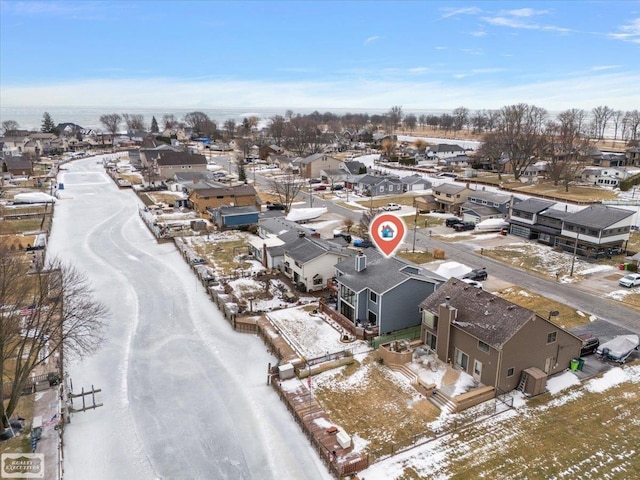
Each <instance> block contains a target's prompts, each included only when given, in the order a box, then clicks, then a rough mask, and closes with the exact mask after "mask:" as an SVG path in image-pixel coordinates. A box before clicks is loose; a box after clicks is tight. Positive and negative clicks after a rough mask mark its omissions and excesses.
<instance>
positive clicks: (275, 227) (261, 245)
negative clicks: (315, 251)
mask: <svg viewBox="0 0 640 480" xmlns="http://www.w3.org/2000/svg"><path fill="white" fill-rule="evenodd" d="M300 233H304V234H305V236H307V237H312V236H317V237H319V234H317V233H315V232H314V231H313V230H312V229H309V228H306V227H304V226H303V225H299V224H297V223H295V222H292V221H290V220H287V219H286V218H284V217H267V218H260V219H259V221H258V231H257V234H256V236H254V237H251V238H250V239H249V251H250V253H251V254H252V255H253V257H254V258H255V259H256V260H258V261H259V262H260V263H261V264H262V265H263V266H264V267H265V268H270V269H280V270H282V269H283V266H282V265H283V261H284V250H285V245H286V244H288V243H290V242H293V241H294V240H295V239H297V238H298V237H299V235H300Z"/></svg>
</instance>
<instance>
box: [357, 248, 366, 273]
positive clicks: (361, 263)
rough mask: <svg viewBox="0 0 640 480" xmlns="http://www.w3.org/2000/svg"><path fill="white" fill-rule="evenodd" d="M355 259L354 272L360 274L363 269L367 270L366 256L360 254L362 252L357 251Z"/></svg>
mask: <svg viewBox="0 0 640 480" xmlns="http://www.w3.org/2000/svg"><path fill="white" fill-rule="evenodd" d="M355 258H356V272H361V271H363V270H364V269H365V268H367V256H366V255H365V254H364V253H362V251H359V252H358V254H357V255H356V257H355Z"/></svg>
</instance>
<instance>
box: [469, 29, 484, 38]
mask: <svg viewBox="0 0 640 480" xmlns="http://www.w3.org/2000/svg"><path fill="white" fill-rule="evenodd" d="M486 34H487V32H485V31H483V30H478V31H477V32H469V35H471V36H472V37H484V36H485V35H486Z"/></svg>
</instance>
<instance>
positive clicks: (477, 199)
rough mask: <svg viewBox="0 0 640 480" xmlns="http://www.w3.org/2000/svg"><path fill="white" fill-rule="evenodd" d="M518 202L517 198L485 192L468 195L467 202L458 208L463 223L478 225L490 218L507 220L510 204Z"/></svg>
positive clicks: (480, 191)
mask: <svg viewBox="0 0 640 480" xmlns="http://www.w3.org/2000/svg"><path fill="white" fill-rule="evenodd" d="M512 201H513V202H514V204H515V203H518V202H520V199H519V198H516V197H512V196H510V195H503V194H500V193H495V192H488V191H485V190H476V191H473V192H471V193H469V196H468V197H467V201H466V202H464V203H463V204H462V206H461V207H460V213H461V214H462V218H463V220H464V221H465V222H472V223H479V222H482V221H483V220H488V219H490V218H507V217H508V216H509V209H510V207H511V202H512Z"/></svg>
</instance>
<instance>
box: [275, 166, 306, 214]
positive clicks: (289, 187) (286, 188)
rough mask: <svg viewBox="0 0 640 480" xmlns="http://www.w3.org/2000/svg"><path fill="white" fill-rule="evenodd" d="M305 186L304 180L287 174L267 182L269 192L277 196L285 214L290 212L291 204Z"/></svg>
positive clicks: (298, 176)
mask: <svg viewBox="0 0 640 480" xmlns="http://www.w3.org/2000/svg"><path fill="white" fill-rule="evenodd" d="M305 185H306V182H305V179H304V178H302V177H301V176H300V175H298V174H295V173H287V174H286V175H284V176H280V177H278V178H277V179H276V178H273V179H270V180H269V186H270V188H271V190H272V191H273V192H274V193H275V194H276V195H277V196H278V201H279V202H280V203H281V204H282V205H284V207H285V211H287V212H288V211H289V210H291V204H292V203H293V201H294V200H295V198H296V197H297V196H298V194H299V193H300V192H301V191H302V189H303V188H304V186H305Z"/></svg>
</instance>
